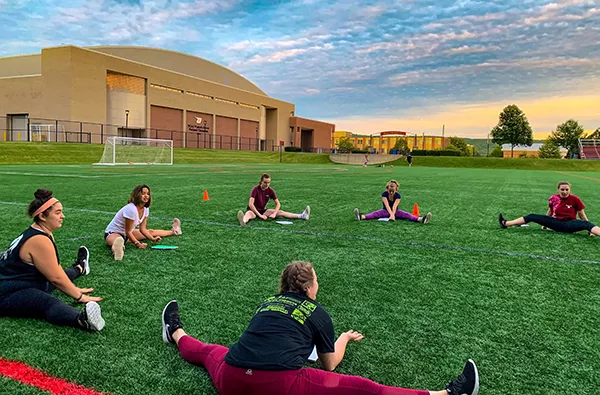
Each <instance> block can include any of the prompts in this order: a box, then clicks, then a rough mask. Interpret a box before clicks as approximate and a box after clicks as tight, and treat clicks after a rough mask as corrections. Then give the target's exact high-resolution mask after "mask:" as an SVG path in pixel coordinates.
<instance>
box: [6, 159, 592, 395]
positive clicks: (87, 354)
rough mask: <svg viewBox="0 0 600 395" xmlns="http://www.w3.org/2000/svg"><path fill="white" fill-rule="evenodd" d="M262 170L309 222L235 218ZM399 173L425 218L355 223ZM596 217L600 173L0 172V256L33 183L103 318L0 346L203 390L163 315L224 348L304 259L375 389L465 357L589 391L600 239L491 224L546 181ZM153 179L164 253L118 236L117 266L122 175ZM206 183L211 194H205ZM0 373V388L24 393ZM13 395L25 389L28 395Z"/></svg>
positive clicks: (116, 385) (19, 327) (68, 364)
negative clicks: (61, 212)
mask: <svg viewBox="0 0 600 395" xmlns="http://www.w3.org/2000/svg"><path fill="white" fill-rule="evenodd" d="M264 171H268V172H270V173H271V175H272V187H273V188H274V189H275V191H276V192H277V194H278V196H279V199H280V201H281V202H282V208H283V209H284V210H286V211H292V212H301V211H302V210H303V209H304V207H305V206H306V204H310V206H311V208H312V214H311V218H310V221H307V222H305V221H299V220H296V221H294V222H295V223H294V224H293V225H289V226H283V225H277V224H275V223H274V222H264V221H260V220H257V221H253V222H251V223H250V225H249V226H248V227H247V228H241V227H239V226H238V225H237V220H236V218H235V215H236V212H237V210H238V209H243V208H244V207H245V206H246V203H247V198H248V195H249V193H250V190H251V188H252V187H253V186H254V185H256V184H257V183H258V180H259V177H260V173H261V172H264ZM391 178H395V179H397V180H398V181H400V193H401V194H402V196H403V199H402V202H401V204H400V208H401V209H404V210H406V211H411V210H412V206H413V204H414V203H418V204H419V207H420V209H421V212H422V213H425V212H427V211H431V212H432V213H433V220H432V222H431V224H428V225H421V224H415V223H409V222H398V221H397V222H396V223H385V222H379V221H363V222H357V221H356V220H355V219H354V217H353V215H352V209H353V208H354V207H359V208H360V209H361V211H363V212H367V211H370V210H375V209H379V208H380V207H381V198H380V195H381V192H382V191H383V189H384V186H385V183H386V182H387V181H388V180H389V179H391ZM564 179H566V180H568V181H571V182H572V192H573V193H574V194H576V195H579V196H580V197H581V198H582V200H583V201H584V202H585V204H586V205H587V209H586V212H587V214H588V217H589V219H590V220H591V221H592V222H596V223H600V196H599V195H598V194H597V190H598V181H600V173H590V172H587V173H570V175H565V174H561V173H558V172H555V171H522V170H484V169H441V168H419V167H413V168H410V169H409V168H406V167H402V168H400V167H395V168H393V169H390V168H388V167H386V168H376V167H369V168H366V169H363V168H362V167H348V166H342V165H328V164H320V165H293V164H284V165H280V164H265V165H261V164H251V165H246V166H245V165H222V164H215V165H196V166H195V165H175V166H168V167H158V166H153V167H124V168H119V167H116V168H111V167H100V168H97V167H92V166H41V165H39V166H32V165H29V166H25V165H23V166H10V165H3V166H0V221H1V222H2V223H3V224H4V226H3V227H1V228H0V249H4V248H6V247H7V246H8V245H9V243H10V242H11V241H12V240H13V239H14V238H15V237H16V236H17V235H18V234H19V233H20V232H22V231H23V230H24V229H25V228H26V227H27V226H28V225H29V224H30V220H29V219H28V217H26V215H25V209H26V205H27V203H28V202H29V201H30V200H31V199H32V198H33V192H34V190H35V189H36V188H40V187H45V188H49V189H52V190H53V191H54V193H55V196H56V197H57V198H59V199H60V200H61V202H62V203H63V205H64V207H65V210H66V211H65V215H66V218H65V221H64V224H63V228H62V229H60V230H58V231H56V232H55V237H56V241H57V245H58V248H59V251H60V254H61V259H62V261H63V264H64V265H70V264H71V263H72V261H73V259H74V258H75V254H76V250H77V248H78V247H79V246H80V245H82V244H85V245H87V246H88V248H89V249H90V253H91V269H92V272H91V274H90V275H89V276H87V277H82V278H80V279H79V280H78V281H77V282H76V284H77V285H78V286H80V287H88V286H89V287H94V288H95V289H96V292H95V295H98V296H103V297H104V298H105V300H104V301H103V302H101V306H102V311H103V316H104V318H105V319H106V328H105V330H104V331H102V332H101V333H99V334H91V333H86V332H82V331H78V330H76V329H71V328H61V327H54V326H51V325H49V324H47V323H44V322H40V321H34V320H22V319H7V318H0V323H1V324H0V356H1V357H4V358H7V359H13V360H20V361H23V362H26V363H28V364H30V365H32V366H34V367H36V368H40V369H42V370H44V371H46V372H48V373H50V374H52V375H55V376H58V377H61V378H64V379H67V380H70V381H74V382H76V383H79V384H82V385H84V386H87V387H91V388H94V389H95V390H97V391H103V392H110V393H114V394H131V395H133V394H136V395H137V394H164V395H170V394H173V395H174V394H192V393H194V394H201V393H206V394H215V393H216V391H215V390H214V389H213V386H212V384H211V382H210V379H209V377H208V375H207V374H206V372H205V371H204V370H203V369H201V368H197V367H194V366H191V365H188V364H187V363H185V362H184V361H183V360H181V358H180V357H179V355H178V353H177V350H176V348H175V347H174V346H173V345H165V344H163V343H162V339H161V324H160V313H161V311H162V308H163V307H164V305H165V304H166V303H167V302H168V301H169V300H171V299H174V298H176V299H178V300H179V301H180V306H181V309H182V320H183V323H184V326H185V329H186V331H187V332H188V333H189V334H191V335H193V336H196V337H198V338H199V339H201V340H203V341H207V342H216V343H221V344H224V345H227V346H228V345H231V344H232V343H233V342H235V341H236V340H237V338H238V337H239V335H240V334H241V333H242V331H243V330H244V328H245V326H246V324H247V323H248V321H249V320H250V318H251V317H252V314H253V312H254V310H255V308H256V307H257V306H258V305H259V304H260V302H261V301H262V300H263V299H264V298H265V297H266V296H268V295H269V294H270V293H273V292H276V290H277V285H278V275H279V273H280V272H281V270H282V269H283V267H284V266H285V265H286V264H287V263H289V262H290V261H292V260H309V261H311V262H313V263H314V265H315V268H316V270H317V273H318V276H319V283H320V288H319V295H318V301H319V302H320V303H321V304H322V305H323V306H324V307H325V308H326V309H327V310H328V311H329V313H330V314H331V316H332V318H333V321H334V325H335V327H336V331H337V333H338V334H339V333H341V332H342V331H346V330H349V329H354V330H358V331H361V332H363V333H364V334H365V336H366V337H365V339H364V340H363V341H362V342H360V343H352V344H350V345H349V347H348V349H347V353H346V358H345V359H344V361H343V362H342V364H341V365H340V366H339V367H338V369H337V371H338V372H340V373H345V374H353V375H362V376H366V377H368V378H371V379H373V380H376V381H378V382H382V383H385V384H388V385H397V386H405V387H411V388H425V389H441V388H442V387H443V386H444V385H445V384H446V383H447V382H448V381H449V380H450V379H453V378H454V377H455V376H456V375H457V374H458V373H459V372H460V370H461V369H462V365H463V363H464V361H465V360H466V359H467V358H473V359H474V360H475V361H476V363H477V364H478V367H479V370H480V375H481V392H480V393H481V394H519V395H528V394H531V395H539V394H545V395H549V394H592V393H595V391H597V390H598V383H600V326H599V325H598V317H599V316H600V291H598V284H599V283H600V255H599V254H598V251H600V238H591V237H588V236H587V235H584V234H577V235H564V234H556V233H553V232H549V231H542V230H541V229H540V228H539V226H537V225H535V224H532V225H531V226H529V227H523V228H511V229H508V230H502V229H500V228H499V227H498V223H497V214H498V212H499V211H502V212H503V213H504V214H505V215H506V217H507V218H513V217H518V216H521V215H524V214H528V213H530V212H536V213H542V214H543V213H545V212H546V202H547V198H548V197H549V195H551V194H553V193H555V191H556V183H557V182H558V181H561V180H564ZM139 183H147V184H149V185H150V187H151V188H152V199H153V204H152V207H151V209H150V211H151V218H150V220H149V227H151V228H170V225H171V221H170V219H171V218H172V217H178V218H181V220H182V229H183V235H182V236H180V237H173V238H168V239H165V241H164V243H166V244H175V245H178V246H179V249H177V250H172V251H156V250H151V249H147V250H138V249H135V248H132V246H131V245H129V246H128V248H127V250H126V253H125V259H124V260H123V261H122V262H114V261H113V260H112V257H111V255H110V252H109V249H108V248H107V247H106V246H105V245H104V241H103V232H104V229H105V227H106V225H107V224H108V222H109V221H110V220H111V219H112V215H113V214H114V213H115V212H116V211H117V210H119V209H120V208H121V207H122V206H123V205H124V204H126V202H127V198H128V196H129V194H130V192H131V190H132V189H133V187H134V186H135V185H136V184H139ZM205 189H207V190H208V192H209V195H210V199H211V200H210V201H202V200H201V199H202V193H203V191H204V190H205ZM21 388H25V387H22V386H21V385H20V384H14V383H12V382H10V381H7V380H6V379H0V392H2V391H5V389H6V391H9V392H10V391H12V390H13V389H14V390H15V391H20V390H21ZM22 393H36V391H33V390H32V391H31V392H25V390H23V392H22Z"/></svg>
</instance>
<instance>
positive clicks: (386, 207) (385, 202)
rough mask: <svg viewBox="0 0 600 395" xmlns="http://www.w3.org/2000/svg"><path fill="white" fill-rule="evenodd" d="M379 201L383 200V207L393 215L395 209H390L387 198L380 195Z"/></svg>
mask: <svg viewBox="0 0 600 395" xmlns="http://www.w3.org/2000/svg"><path fill="white" fill-rule="evenodd" d="M381 201H383V207H385V209H386V210H387V212H388V213H389V214H390V216H393V215H394V213H395V211H392V208H391V207H390V203H389V202H388V200H387V198H384V197H382V198H381Z"/></svg>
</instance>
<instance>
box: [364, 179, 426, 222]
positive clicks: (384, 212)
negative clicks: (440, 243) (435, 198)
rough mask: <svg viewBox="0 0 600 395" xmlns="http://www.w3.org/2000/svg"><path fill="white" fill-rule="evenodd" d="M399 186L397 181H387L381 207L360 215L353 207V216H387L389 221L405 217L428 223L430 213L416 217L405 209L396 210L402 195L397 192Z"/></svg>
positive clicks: (409, 219)
mask: <svg viewBox="0 0 600 395" xmlns="http://www.w3.org/2000/svg"><path fill="white" fill-rule="evenodd" d="M399 187H400V184H398V181H396V180H390V181H388V183H387V184H386V185H385V191H383V193H382V194H381V200H382V201H383V208H382V209H381V210H377V211H373V212H372V213H369V214H366V215H362V214H361V213H360V211H359V210H358V208H355V209H354V216H355V217H356V219H357V220H359V221H361V220H365V219H379V218H389V220H390V221H395V220H396V219H405V220H408V221H413V222H421V223H423V224H426V223H429V221H431V213H427V214H426V215H425V216H424V217H417V216H416V215H412V214H410V213H407V212H406V211H402V210H398V206H399V205H400V199H401V198H402V196H401V195H400V194H399V193H398V188H399Z"/></svg>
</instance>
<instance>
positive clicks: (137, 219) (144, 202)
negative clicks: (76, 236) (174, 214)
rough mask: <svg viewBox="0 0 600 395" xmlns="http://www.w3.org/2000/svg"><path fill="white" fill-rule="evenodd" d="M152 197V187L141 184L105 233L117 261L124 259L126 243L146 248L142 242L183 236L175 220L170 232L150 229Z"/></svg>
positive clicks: (134, 189) (178, 223) (179, 222)
mask: <svg viewBox="0 0 600 395" xmlns="http://www.w3.org/2000/svg"><path fill="white" fill-rule="evenodd" d="M151 204H152V196H151V194H150V187H149V186H148V185H145V184H141V185H138V186H136V187H135V188H133V191H132V192H131V195H130V196H129V200H128V201H127V205H126V206H124V207H123V208H122V209H120V210H119V211H118V212H117V213H116V214H115V216H114V218H113V220H112V221H110V224H108V226H107V227H106V230H105V231H104V240H105V241H106V245H108V246H109V247H110V248H111V250H112V253H113V256H114V257H115V261H120V260H122V259H123V255H124V254H125V243H126V242H127V241H130V242H131V243H132V244H133V245H135V246H136V247H137V248H146V247H147V246H148V244H146V243H144V242H142V240H145V239H148V240H150V241H152V242H158V241H160V240H161V239H162V238H163V237H167V236H179V235H181V221H179V219H177V218H175V219H173V226H172V227H171V229H170V230H160V229H159V230H155V229H148V228H147V227H146V223H147V222H148V216H149V215H150V205H151ZM138 227H139V229H137V228H138Z"/></svg>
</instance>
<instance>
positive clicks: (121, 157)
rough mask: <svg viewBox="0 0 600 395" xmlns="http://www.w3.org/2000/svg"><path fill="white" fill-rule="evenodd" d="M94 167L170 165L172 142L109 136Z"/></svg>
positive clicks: (171, 162)
mask: <svg viewBox="0 0 600 395" xmlns="http://www.w3.org/2000/svg"><path fill="white" fill-rule="evenodd" d="M95 164H96V165H172V164H173V140H159V139H142V138H135V137H118V136H110V137H107V138H106V143H105V145H104V153H103V154H102V158H100V161H99V162H98V163H95Z"/></svg>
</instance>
